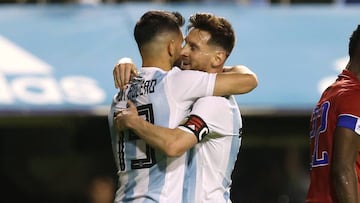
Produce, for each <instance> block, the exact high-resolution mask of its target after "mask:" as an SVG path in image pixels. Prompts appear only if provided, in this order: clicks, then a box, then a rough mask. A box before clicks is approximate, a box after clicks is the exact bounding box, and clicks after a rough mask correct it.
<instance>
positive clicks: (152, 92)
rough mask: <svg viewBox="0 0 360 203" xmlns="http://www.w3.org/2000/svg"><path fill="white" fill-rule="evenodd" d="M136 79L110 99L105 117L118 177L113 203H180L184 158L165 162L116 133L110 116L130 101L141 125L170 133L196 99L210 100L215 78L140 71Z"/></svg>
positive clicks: (132, 139) (129, 136) (141, 143)
mask: <svg viewBox="0 0 360 203" xmlns="http://www.w3.org/2000/svg"><path fill="white" fill-rule="evenodd" d="M140 76H141V77H140V78H137V79H136V80H133V81H132V82H131V85H129V86H128V87H127V88H126V90H125V91H124V92H122V91H120V92H119V93H118V94H116V95H115V96H114V99H113V102H112V105H111V110H110V112H109V115H108V121H109V127H110V133H111V140H112V147H113V153H114V157H115V163H116V165H117V168H118V177H119V188H118V190H117V192H116V197H115V202H134V203H138V202H142V203H146V202H160V203H161V202H164V203H168V202H171V203H177V202H181V201H182V191H183V178H182V177H184V173H185V158H186V154H184V155H183V156H181V157H177V158H169V157H167V156H165V154H163V153H162V152H160V151H158V150H156V149H154V148H152V147H150V146H149V145H147V144H146V143H145V142H144V141H143V140H142V139H140V138H139V137H138V136H137V135H136V134H134V133H133V132H132V131H124V132H121V133H119V132H117V131H116V130H115V127H114V126H113V118H114V113H115V112H116V111H117V110H119V109H121V108H126V103H127V100H128V99H130V100H132V101H133V102H134V103H135V105H136V106H137V109H138V113H139V115H140V116H141V117H143V118H144V119H145V120H146V121H148V122H150V123H153V124H155V125H159V126H162V127H169V128H174V127H176V126H178V124H179V123H180V121H181V120H182V119H183V118H184V117H185V116H186V115H187V114H188V112H189V109H190V106H191V105H192V104H193V102H194V101H195V100H196V99H197V98H199V97H203V96H209V95H212V94H213V91H214V85H215V79H216V74H208V73H205V72H200V71H190V70H187V71H181V70H180V69H179V68H177V67H174V68H173V69H172V70H171V71H168V72H165V71H163V70H161V69H159V68H156V67H145V68H144V67H143V68H142V69H141V71H140ZM179 177H181V178H179Z"/></svg>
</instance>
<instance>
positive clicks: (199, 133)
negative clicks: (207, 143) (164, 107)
mask: <svg viewBox="0 0 360 203" xmlns="http://www.w3.org/2000/svg"><path fill="white" fill-rule="evenodd" d="M181 126H184V127H185V128H187V129H189V130H191V132H193V133H194V135H195V136H196V138H197V140H198V142H200V141H201V140H202V139H203V138H204V137H205V136H206V135H208V134H209V132H210V130H209V128H208V126H207V125H206V123H205V121H204V120H203V119H202V118H200V117H199V116H197V115H190V116H188V117H187V118H186V119H185V122H184V123H183V124H182V125H181Z"/></svg>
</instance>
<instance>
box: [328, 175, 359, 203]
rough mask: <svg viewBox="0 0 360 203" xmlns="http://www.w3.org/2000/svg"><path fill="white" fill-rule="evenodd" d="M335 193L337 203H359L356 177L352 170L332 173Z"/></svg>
mask: <svg viewBox="0 0 360 203" xmlns="http://www.w3.org/2000/svg"><path fill="white" fill-rule="evenodd" d="M333 177H334V182H333V185H334V187H335V192H336V196H337V199H338V201H339V203H352V202H359V197H358V187H357V175H356V172H355V170H354V169H349V170H347V171H345V172H340V173H337V172H336V171H335V173H334V176H333Z"/></svg>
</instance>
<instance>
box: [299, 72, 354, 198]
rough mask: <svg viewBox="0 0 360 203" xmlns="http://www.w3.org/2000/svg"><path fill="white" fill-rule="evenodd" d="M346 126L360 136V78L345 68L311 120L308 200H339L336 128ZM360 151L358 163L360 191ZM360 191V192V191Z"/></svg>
mask: <svg viewBox="0 0 360 203" xmlns="http://www.w3.org/2000/svg"><path fill="white" fill-rule="evenodd" d="M337 126H339V127H345V128H349V129H351V130H353V131H355V132H356V133H357V134H358V135H360V81H359V79H358V78H357V77H356V76H355V75H354V74H353V73H352V72H350V71H348V70H343V72H342V73H341V74H340V75H339V76H338V78H337V80H336V81H335V82H334V83H333V84H332V85H331V86H330V87H328V88H327V89H326V90H325V91H324V92H323V94H322V96H321V98H320V100H319V102H318V103H317V105H316V108H315V109H314V111H313V113H312V116H311V123H310V140H311V147H310V154H311V164H310V187H309V190H308V193H307V197H306V202H307V203H315V202H316V203H320V202H321V203H336V202H337V199H336V195H335V190H334V187H333V186H332V180H331V175H330V168H331V161H332V152H333V135H334V132H335V128H336V127H337ZM359 155H360V153H358V158H357V162H356V172H357V174H358V188H359V190H360V179H359V175H360V156H359ZM359 194H360V192H359Z"/></svg>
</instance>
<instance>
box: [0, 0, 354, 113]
mask: <svg viewBox="0 0 360 203" xmlns="http://www.w3.org/2000/svg"><path fill="white" fill-rule="evenodd" d="M150 9H164V10H170V11H179V12H180V13H182V14H183V15H184V17H185V18H188V17H189V16H190V15H191V14H193V13H195V12H213V13H215V14H216V15H221V16H224V17H226V18H227V19H228V20H229V21H230V22H231V23H232V24H233V27H234V29H235V31H236V35H237V42H236V47H235V48H234V50H233V53H232V54H231V56H230V57H229V59H228V62H227V64H228V65H230V64H231V65H234V64H244V65H246V66H248V67H250V68H251V69H252V70H253V71H254V72H255V73H256V74H257V75H258V78H259V86H258V87H257V88H256V89H255V90H254V91H253V92H251V93H249V94H246V95H241V96H237V97H236V98H237V101H238V103H239V106H240V108H241V109H242V110H243V112H245V113H260V114H261V113H265V112H269V111H270V112H274V111H275V112H287V113H291V112H308V111H309V110H310V109H311V108H312V106H313V105H314V104H315V103H316V101H317V99H318V98H319V96H320V92H321V89H319V88H318V85H319V82H320V81H321V80H322V79H324V78H327V77H335V76H336V75H337V74H338V73H339V72H340V70H339V69H336V65H335V64H336V62H337V61H338V60H340V59H342V60H343V64H346V63H344V61H345V62H346V57H347V47H348V41H349V37H350V35H351V33H352V31H353V30H354V29H355V28H356V26H357V25H358V23H359V21H358V20H359V19H360V7H344V6H338V5H326V6H324V5H322V6H320V5H319V6H317V5H315V6H314V5H312V6H311V7H310V6H271V7H268V6H258V7H251V6H241V5H237V4H201V5H200V4H199V5H198V4H189V3H188V4H155V3H124V4H118V5H115V4H114V5H97V6H84V5H78V6H74V5H71V6H70V5H44V6H38V5H37V6H34V5H22V6H21V5H20V6H19V5H16V6H13V5H3V6H1V7H0V35H1V36H2V37H4V38H6V39H7V40H10V41H11V42H12V43H14V44H16V45H17V46H18V47H21V48H22V49H24V50H26V51H27V52H30V53H31V54H32V55H34V56H36V57H38V58H39V59H41V60H42V61H44V62H46V63H47V64H49V65H50V66H51V67H52V72H51V73H50V74H49V75H47V76H48V77H51V78H55V80H60V79H61V78H63V77H68V76H74V75H76V76H79V75H81V76H85V77H88V78H92V79H94V80H96V81H97V86H98V87H99V88H100V89H101V90H103V91H104V93H105V97H103V98H102V99H101V100H100V101H97V102H95V103H92V104H87V103H84V104H82V103H77V104H74V103H71V102H67V101H66V99H64V101H63V102H61V103H58V104H46V103H45V104H34V103H29V102H24V101H21V100H20V99H16V98H15V100H14V101H13V102H12V103H10V104H4V103H1V101H0V110H2V111H6V110H9V109H11V110H14V111H20V112H24V111H27V112H32V111H45V112H57V111H85V112H98V113H99V112H100V114H105V113H106V110H107V109H108V107H109V105H110V102H111V99H112V96H113V95H114V94H115V93H116V89H115V88H114V85H113V78H112V69H113V66H114V64H115V63H116V61H117V60H118V59H119V58H121V57H123V56H128V57H131V58H133V59H134V61H135V62H136V64H137V65H138V66H139V65H140V64H141V63H140V56H139V54H138V50H137V46H136V43H135V41H134V39H133V35H132V32H133V27H134V24H135V22H136V20H137V19H138V18H139V17H140V16H141V15H142V14H143V13H144V12H145V11H147V10H150ZM0 46H1V45H0ZM1 55H2V54H1V53H0V74H1V60H2V57H1ZM14 60H21V59H14ZM22 76H26V74H24V75H22ZM4 77H5V78H6V79H7V80H8V82H11V80H12V79H13V78H14V77H19V74H17V75H15V76H10V75H5V76H4ZM29 91H33V90H29ZM86 94H91V93H89V92H87V93H86ZM64 97H65V96H64Z"/></svg>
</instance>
